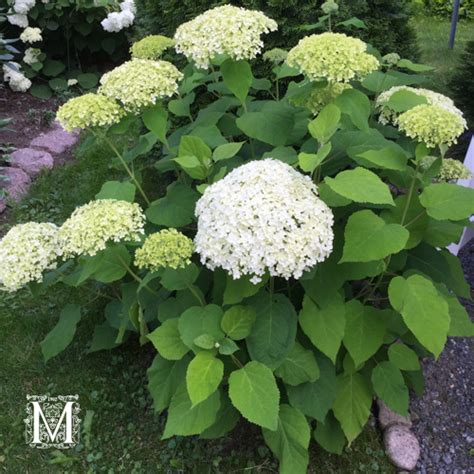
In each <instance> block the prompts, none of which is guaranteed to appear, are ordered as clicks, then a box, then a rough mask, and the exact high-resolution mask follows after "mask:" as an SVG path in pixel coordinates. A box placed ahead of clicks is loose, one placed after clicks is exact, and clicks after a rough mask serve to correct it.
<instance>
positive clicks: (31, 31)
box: [20, 26, 43, 43]
mask: <svg viewBox="0 0 474 474" xmlns="http://www.w3.org/2000/svg"><path fill="white" fill-rule="evenodd" d="M20 39H21V41H23V43H36V42H38V41H43V37H42V36H41V30H40V29H39V28H32V27H30V26H28V27H27V28H25V29H24V30H23V33H22V34H21V35H20Z"/></svg>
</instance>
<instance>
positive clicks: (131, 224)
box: [59, 199, 145, 257]
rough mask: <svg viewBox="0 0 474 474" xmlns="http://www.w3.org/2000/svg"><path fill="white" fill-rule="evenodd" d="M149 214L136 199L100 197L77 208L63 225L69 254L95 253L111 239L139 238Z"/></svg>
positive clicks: (62, 228)
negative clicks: (125, 199) (121, 199)
mask: <svg viewBox="0 0 474 474" xmlns="http://www.w3.org/2000/svg"><path fill="white" fill-rule="evenodd" d="M144 225H145V215H144V214H143V211H142V210H141V208H140V206H139V205H138V204H136V203H130V202H127V201H119V200H116V199H98V200H96V201H91V202H90V203H88V204H85V205H84V206H81V207H79V208H77V209H76V210H75V211H74V212H73V213H72V215H71V217H70V218H69V219H68V220H67V221H66V222H65V223H64V224H63V225H62V226H61V228H60V229H59V235H60V237H61V239H62V241H63V250H64V255H65V256H66V257H72V256H75V255H95V254H96V253H97V252H100V251H101V250H104V249H105V248H106V245H107V243H108V242H121V241H128V242H135V241H139V240H140V237H141V236H142V235H143V232H144V231H143V227H144Z"/></svg>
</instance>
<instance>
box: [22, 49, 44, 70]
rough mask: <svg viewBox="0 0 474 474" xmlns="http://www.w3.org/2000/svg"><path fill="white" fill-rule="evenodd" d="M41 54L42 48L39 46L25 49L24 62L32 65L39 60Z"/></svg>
mask: <svg viewBox="0 0 474 474" xmlns="http://www.w3.org/2000/svg"><path fill="white" fill-rule="evenodd" d="M40 55H41V49H39V48H28V49H26V50H25V55H24V56H23V62H24V63H25V64H28V65H29V66H31V65H32V64H35V63H37V62H38V61H39V57H40Z"/></svg>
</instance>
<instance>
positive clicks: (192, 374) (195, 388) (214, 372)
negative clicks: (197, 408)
mask: <svg viewBox="0 0 474 474" xmlns="http://www.w3.org/2000/svg"><path fill="white" fill-rule="evenodd" d="M223 376H224V364H223V362H222V361H221V360H219V359H216V358H215V357H214V356H213V355H212V354H211V353H210V352H198V353H197V354H196V355H195V356H194V359H193V360H192V361H191V362H190V363H189V365H188V370H187V372H186V387H187V389H188V394H189V398H190V399H191V402H192V403H193V406H194V405H197V404H198V403H201V402H202V401H204V400H206V399H207V398H209V397H210V396H211V395H212V394H213V393H214V392H215V391H216V390H217V388H218V387H219V384H220V383H221V380H222V377H223Z"/></svg>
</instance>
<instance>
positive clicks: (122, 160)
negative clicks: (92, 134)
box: [99, 134, 150, 205]
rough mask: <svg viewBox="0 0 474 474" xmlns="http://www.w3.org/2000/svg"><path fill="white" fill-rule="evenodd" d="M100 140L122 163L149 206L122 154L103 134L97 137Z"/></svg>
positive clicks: (148, 201)
mask: <svg viewBox="0 0 474 474" xmlns="http://www.w3.org/2000/svg"><path fill="white" fill-rule="evenodd" d="M99 136H100V137H101V138H103V139H104V141H105V142H106V143H107V145H109V147H110V148H111V149H112V151H113V152H114V153H115V155H116V156H117V158H118V159H119V160H120V162H121V163H122V166H123V167H124V168H125V170H126V171H127V173H128V175H129V176H130V179H131V180H132V181H133V183H134V184H135V186H136V187H137V189H138V191H139V192H140V194H141V195H142V196H143V199H144V200H145V202H146V203H147V204H148V205H150V200H149V199H148V197H147V195H146V194H145V191H143V188H142V187H141V186H140V183H139V182H138V180H137V178H136V177H135V175H134V174H133V172H132V170H131V169H130V168H129V166H128V165H127V163H126V162H125V160H124V159H123V156H122V154H121V153H120V152H119V151H118V150H117V147H116V146H115V145H114V144H113V143H112V141H111V140H110V139H109V138H108V137H107V136H106V135H105V134H101V135H99Z"/></svg>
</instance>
